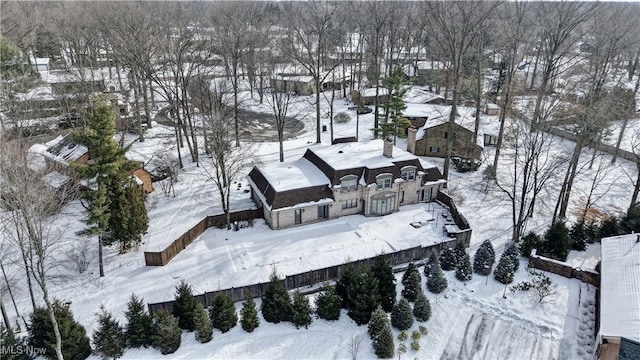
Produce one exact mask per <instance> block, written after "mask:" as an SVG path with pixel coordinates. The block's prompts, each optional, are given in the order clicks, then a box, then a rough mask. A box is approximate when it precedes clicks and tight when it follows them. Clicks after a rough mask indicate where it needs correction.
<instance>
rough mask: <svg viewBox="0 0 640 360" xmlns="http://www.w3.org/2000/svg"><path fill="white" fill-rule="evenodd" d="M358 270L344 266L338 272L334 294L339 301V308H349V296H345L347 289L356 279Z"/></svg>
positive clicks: (350, 266) (349, 265) (351, 266)
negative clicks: (338, 276)
mask: <svg viewBox="0 0 640 360" xmlns="http://www.w3.org/2000/svg"><path fill="white" fill-rule="evenodd" d="M359 272H360V270H358V269H356V268H355V267H354V266H353V265H351V264H346V265H344V266H343V267H342V269H341V271H340V278H339V279H338V281H337V282H336V294H337V295H338V296H339V297H340V299H341V306H342V308H344V309H349V308H350V305H351V304H350V303H349V296H347V289H348V288H349V285H350V284H351V283H352V282H353V281H354V279H356V278H357V277H358V273H359Z"/></svg>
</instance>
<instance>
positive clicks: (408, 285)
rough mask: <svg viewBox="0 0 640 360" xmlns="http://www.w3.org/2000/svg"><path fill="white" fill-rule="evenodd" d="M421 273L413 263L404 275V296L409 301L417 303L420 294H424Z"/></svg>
mask: <svg viewBox="0 0 640 360" xmlns="http://www.w3.org/2000/svg"><path fill="white" fill-rule="evenodd" d="M421 280H422V279H421V278H420V272H419V271H418V269H417V268H416V266H415V265H414V264H413V263H409V266H408V267H407V270H405V272H404V274H403V275H402V285H404V288H403V289H402V292H401V294H402V296H403V297H404V298H405V299H407V300H408V301H411V302H413V301H415V300H416V297H417V296H418V294H419V293H421V292H422V284H421V282H422V281H421Z"/></svg>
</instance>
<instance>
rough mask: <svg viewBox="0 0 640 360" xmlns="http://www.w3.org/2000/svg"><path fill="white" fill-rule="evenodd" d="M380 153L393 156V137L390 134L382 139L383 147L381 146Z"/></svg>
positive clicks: (389, 156)
mask: <svg viewBox="0 0 640 360" xmlns="http://www.w3.org/2000/svg"><path fill="white" fill-rule="evenodd" d="M382 155H384V156H386V157H388V158H392V157H393V138H392V137H391V136H387V138H386V139H384V147H383V148H382Z"/></svg>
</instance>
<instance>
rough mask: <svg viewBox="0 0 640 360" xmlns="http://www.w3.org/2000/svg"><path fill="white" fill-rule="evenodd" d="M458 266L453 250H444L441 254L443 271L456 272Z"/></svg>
mask: <svg viewBox="0 0 640 360" xmlns="http://www.w3.org/2000/svg"><path fill="white" fill-rule="evenodd" d="M456 265H457V261H456V253H455V251H453V249H452V248H446V249H444V250H442V253H441V254H440V266H441V267H442V270H446V271H451V270H455V269H456Z"/></svg>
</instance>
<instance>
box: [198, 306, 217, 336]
mask: <svg viewBox="0 0 640 360" xmlns="http://www.w3.org/2000/svg"><path fill="white" fill-rule="evenodd" d="M195 325H196V328H195V333H196V340H198V341H200V342H201V343H203V344H204V343H208V342H209V341H211V339H213V324H211V319H209V315H208V314H207V310H205V309H204V306H202V304H200V303H198V304H197V305H196V322H195Z"/></svg>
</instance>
